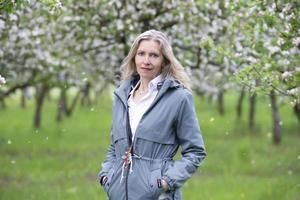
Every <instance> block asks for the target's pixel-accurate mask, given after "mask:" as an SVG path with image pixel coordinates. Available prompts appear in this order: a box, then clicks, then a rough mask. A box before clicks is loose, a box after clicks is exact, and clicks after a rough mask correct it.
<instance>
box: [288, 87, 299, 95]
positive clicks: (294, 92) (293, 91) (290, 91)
mask: <svg viewBox="0 0 300 200" xmlns="http://www.w3.org/2000/svg"><path fill="white" fill-rule="evenodd" d="M298 92H299V88H293V89H290V90H288V91H287V94H288V95H291V96H293V95H297V93H298Z"/></svg>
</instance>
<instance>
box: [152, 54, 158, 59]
mask: <svg viewBox="0 0 300 200" xmlns="http://www.w3.org/2000/svg"><path fill="white" fill-rule="evenodd" d="M150 56H151V57H154V58H157V57H158V55H157V54H155V53H153V54H151V55H150Z"/></svg>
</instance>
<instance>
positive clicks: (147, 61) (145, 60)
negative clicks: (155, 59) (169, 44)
mask: <svg viewBox="0 0 300 200" xmlns="http://www.w3.org/2000/svg"><path fill="white" fill-rule="evenodd" d="M144 64H150V57H149V56H148V55H146V56H145V57H144Z"/></svg>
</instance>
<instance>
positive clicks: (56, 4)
mask: <svg viewBox="0 0 300 200" xmlns="http://www.w3.org/2000/svg"><path fill="white" fill-rule="evenodd" d="M55 8H62V3H61V1H60V0H56V3H55Z"/></svg>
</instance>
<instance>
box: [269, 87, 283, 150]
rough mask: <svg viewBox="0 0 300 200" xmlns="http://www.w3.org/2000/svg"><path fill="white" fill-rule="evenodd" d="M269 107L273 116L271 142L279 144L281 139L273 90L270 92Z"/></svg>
mask: <svg viewBox="0 0 300 200" xmlns="http://www.w3.org/2000/svg"><path fill="white" fill-rule="evenodd" d="M270 98H271V107H272V118H273V142H274V144H279V143H280V141H281V126H280V116H279V109H278V106H277V102H276V96H275V92H274V90H272V91H271V93H270Z"/></svg>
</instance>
